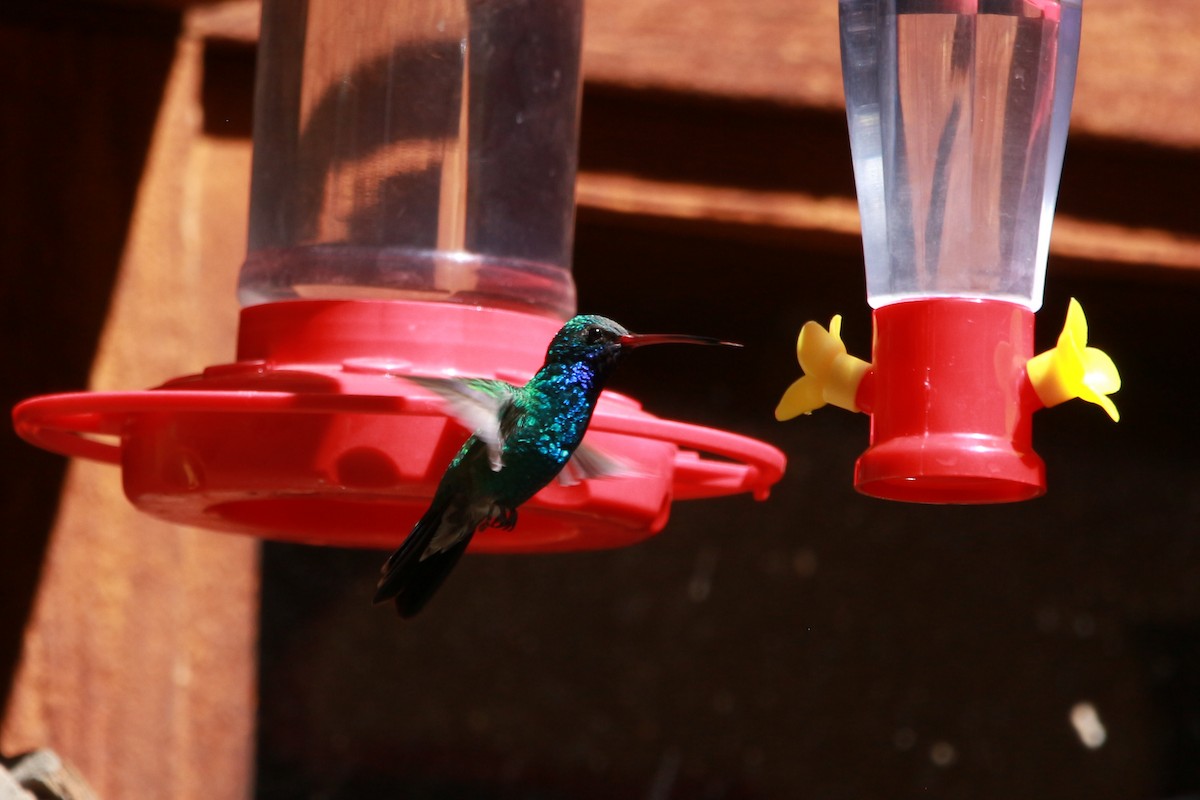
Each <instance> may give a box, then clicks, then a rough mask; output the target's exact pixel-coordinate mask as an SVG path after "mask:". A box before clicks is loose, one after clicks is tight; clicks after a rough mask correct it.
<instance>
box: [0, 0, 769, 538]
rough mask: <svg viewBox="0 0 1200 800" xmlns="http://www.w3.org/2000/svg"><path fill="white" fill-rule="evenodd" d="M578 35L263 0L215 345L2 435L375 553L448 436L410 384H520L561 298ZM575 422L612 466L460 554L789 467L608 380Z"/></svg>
mask: <svg viewBox="0 0 1200 800" xmlns="http://www.w3.org/2000/svg"><path fill="white" fill-rule="evenodd" d="M581 25H582V0H522V2H509V1H508V0H419V1H416V2H414V1H413V0H364V2H353V3H349V2H341V0H307V2H304V3H300V2H292V0H264V2H263V4H262V28H261V31H262V33H261V42H260V48H259V60H258V68H259V73H258V83H257V87H256V101H255V117H254V128H255V130H254V163H253V175H252V182H251V204H250V205H251V211H250V241H249V249H248V255H247V259H246V262H245V265H244V266H243V268H242V272H241V277H240V286H239V297H240V300H241V303H242V305H243V308H242V311H241V319H240V324H239V329H238V352H237V359H236V361H234V362H233V363H229V364H222V365H217V366H212V367H209V368H208V369H206V370H204V371H203V372H202V373H201V374H198V375H189V376H185V377H181V378H175V379H173V380H170V381H167V382H166V383H164V384H163V385H162V386H159V387H158V388H156V389H152V390H150V391H141V392H117V393H78V394H69V395H53V396H49V397H40V398H34V399H32V400H28V401H26V402H24V403H22V404H20V405H19V406H18V407H17V408H16V409H15V410H14V421H15V424H16V427H17V430H18V432H19V433H20V434H21V435H22V436H24V437H25V438H27V439H29V440H30V441H33V442H35V443H37V444H40V445H42V446H44V447H47V448H49V449H53V450H58V451H59V452H63V453H68V454H71V455H81V456H86V457H90V458H95V459H100V460H105V461H111V462H113V463H118V464H120V465H121V468H122V480H123V484H124V489H125V493H126V495H127V496H128V497H129V499H130V500H131V501H132V502H133V503H134V504H135V505H136V506H137V507H139V508H141V509H142V510H144V511H147V512H149V513H152V514H155V515H156V516H159V517H162V518H164V519H168V520H171V521H175V522H180V523H184V524H189V525H198V526H202V527H208V528H214V529H219V530H228V531H236V532H241V533H250V534H254V535H257V536H263V537H272V538H279V539H286V540H291V541H301V542H310V543H314V544H336V545H343V546H376V547H394V546H396V545H397V544H398V543H399V542H400V540H401V539H402V538H403V536H404V534H405V533H406V532H407V531H408V530H409V528H411V527H412V525H413V523H414V522H415V521H416V520H417V519H418V518H419V517H420V516H421V514H422V513H423V512H424V511H425V509H426V508H428V506H429V503H430V498H431V497H432V495H433V493H434V490H435V488H436V486H437V485H438V481H439V479H440V477H441V475H442V473H443V472H444V470H445V469H446V466H447V464H448V463H449V462H450V461H451V459H452V458H453V457H454V455H455V453H456V452H457V451H458V449H459V448H460V447H461V446H462V444H463V442H464V441H465V440H466V439H467V437H468V435H469V434H470V431H468V430H465V429H464V427H463V426H462V425H461V424H460V423H459V422H458V421H457V420H456V418H455V417H454V416H453V415H452V413H451V412H450V411H449V410H448V409H447V408H446V405H445V404H444V403H443V402H442V401H441V400H440V399H439V397H438V396H436V395H435V394H434V393H432V392H431V391H430V390H429V389H428V388H424V387H423V385H422V384H421V383H420V382H419V381H420V379H421V378H448V377H456V376H469V377H477V378H485V379H499V380H504V381H508V382H510V383H513V384H522V383H524V382H525V381H527V380H528V379H529V378H530V377H531V376H532V375H533V374H534V373H535V372H536V371H537V370H538V368H539V367H540V366H541V365H542V363H543V360H544V358H545V356H546V352H547V345H548V344H549V343H550V341H551V339H552V338H553V336H554V335H555V333H556V331H557V330H558V329H559V327H560V326H561V325H562V323H563V321H564V320H565V319H567V318H568V317H569V316H571V315H572V314H573V313H574V310H575V289H574V282H573V280H572V277H571V245H572V230H573V223H574V207H575V206H574V187H575V172H576V151H577V147H578V120H579V92H580V72H579V61H580V35H581ZM408 378H416V379H417V380H408ZM425 385H426V386H427V385H428V384H425ZM587 435H588V437H589V439H588V441H591V442H593V443H594V444H595V446H596V448H597V449H598V450H601V451H604V452H606V453H608V454H610V455H612V456H613V457H615V458H616V459H617V460H619V461H621V462H624V463H626V464H628V465H629V466H630V467H631V469H630V470H629V471H628V473H627V474H625V475H622V476H621V477H613V478H610V479H604V480H584V481H582V482H579V483H575V484H574V485H570V486H567V485H562V486H560V485H553V484H552V485H551V486H548V487H546V488H545V489H544V490H543V491H541V492H539V493H538V494H537V495H536V496H535V497H533V499H531V500H530V501H529V502H528V503H526V504H524V505H523V506H522V510H521V522H520V524H519V525H518V526H517V527H516V529H515V530H513V531H511V532H510V531H507V530H501V529H495V528H492V529H488V530H486V531H480V532H479V535H477V536H476V537H475V538H474V539H473V540H472V548H473V549H475V550H492V551H509V552H512V551H545V550H571V549H584V548H599V547H612V546H617V545H623V544H629V543H632V542H635V541H638V540H639V539H642V538H645V537H646V536H649V535H650V534H652V533H656V532H657V531H659V530H660V529H661V528H662V527H663V526H664V525H665V524H666V521H667V517H668V514H669V511H670V507H671V504H672V501H673V500H675V499H686V498H701V497H710V496H715V495H723V494H731V493H735V492H753V493H754V494H755V495H757V496H759V497H765V496H766V494H767V492H768V490H769V488H770V486H771V485H772V484H774V483H775V482H776V481H778V480H779V477H780V476H781V474H782V472H783V467H784V463H785V460H784V457H783V454H782V453H780V452H779V451H778V450H776V449H775V448H773V447H770V446H769V445H766V444H763V443H761V442H758V441H755V440H753V439H749V438H746V437H742V436H738V435H736V434H732V433H726V432H724V431H716V430H710V429H708V428H702V427H699V426H695V425H688V424H686V423H681V422H675V421H672V420H666V419H660V418H658V417H655V416H653V415H651V414H649V413H647V412H645V411H644V410H642V408H641V406H640V405H639V404H638V403H637V402H636V401H635V400H633V399H631V398H629V397H625V396H622V395H618V394H615V393H611V392H605V393H603V394H602V395H601V397H600V399H599V402H598V403H597V406H596V410H595V414H594V415H593V416H592V418H591V424H590V427H589V429H588V434H587ZM702 454H714V455H717V456H719V458H707V457H705V456H704V455H702Z"/></svg>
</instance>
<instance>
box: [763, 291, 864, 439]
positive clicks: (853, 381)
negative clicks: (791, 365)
mask: <svg viewBox="0 0 1200 800" xmlns="http://www.w3.org/2000/svg"><path fill="white" fill-rule="evenodd" d="M796 358H797V359H798V360H799V362H800V369H802V370H803V371H804V376H803V377H802V378H800V380H798V381H796V382H795V383H793V384H792V385H791V386H789V387H788V389H787V391H786V392H784V393H783V397H782V398H781V399H780V400H779V405H778V406H777V407H776V408H775V419H777V420H780V421H783V420H789V419H792V418H794V417H798V416H800V415H801V414H810V413H812V412H813V411H815V410H817V409H818V408H820V407H821V406H823V405H825V404H826V403H829V404H832V405H835V406H838V407H839V408H844V409H846V410H847V411H858V410H859V409H858V405H857V404H856V403H855V402H854V396H855V393H856V392H857V391H858V385H859V384H860V383H861V382H862V378H863V375H865V374H866V372H867V370H868V369H870V368H871V365H870V364H868V363H867V362H865V361H863V360H862V359H861V358H855V357H854V356H852V355H848V354H847V353H846V345H845V344H843V343H842V317H841V315H840V314H839V315H837V316H835V317H834V318H833V319H832V320H830V322H829V330H825V328H823V327H821V325H820V324H819V323H816V322H806V323H804V327H803V328H801V329H800V336H799V338H798V339H797V340H796Z"/></svg>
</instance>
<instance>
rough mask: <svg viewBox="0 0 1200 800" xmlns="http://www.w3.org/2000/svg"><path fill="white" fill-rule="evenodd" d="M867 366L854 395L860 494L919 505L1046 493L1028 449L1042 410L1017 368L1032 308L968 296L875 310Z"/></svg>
mask: <svg viewBox="0 0 1200 800" xmlns="http://www.w3.org/2000/svg"><path fill="white" fill-rule="evenodd" d="M874 316H875V345H874V352H873V354H872V369H871V371H869V372H868V373H867V376H866V378H865V379H864V380H863V383H862V385H860V386H859V390H858V395H857V397H856V402H857V403H858V405H859V406H860V407H861V408H862V409H863V410H864V411H866V412H867V413H869V414H870V415H871V447H870V449H868V450H867V452H865V453H864V454H863V455H862V456H861V457H860V458H859V460H858V464H857V465H856V467H855V476H854V482H855V486H856V487H857V488H858V490H859V491H860V492H863V493H864V494H868V495H872V496H874V497H882V498H885V499H888V500H906V501H909V502H917V503H1002V502H1011V501H1016V500H1026V499H1028V498H1032V497H1037V496H1038V495H1041V494H1043V493H1044V492H1045V490H1046V468H1045V464H1044V463H1043V462H1042V459H1041V458H1040V457H1039V456H1038V455H1037V453H1035V452H1034V451H1033V412H1034V411H1035V410H1036V409H1038V408H1041V402H1040V401H1039V400H1038V399H1037V396H1036V394H1035V393H1034V391H1033V387H1032V386H1031V385H1030V384H1029V381H1028V379H1027V377H1026V373H1025V363H1026V362H1027V361H1028V360H1029V359H1030V358H1031V357H1032V356H1033V322H1034V315H1033V312H1032V311H1030V310H1029V309H1028V308H1025V307H1024V306H1021V305H1017V304H1015V303H1008V302H1002V301H997V300H975V299H969V298H936V299H929V300H911V301H907V302H902V303H895V304H893V305H887V306H883V307H881V308H879V309H876V311H875V315H874Z"/></svg>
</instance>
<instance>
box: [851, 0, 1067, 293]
mask: <svg viewBox="0 0 1200 800" xmlns="http://www.w3.org/2000/svg"><path fill="white" fill-rule="evenodd" d="M840 11H841V36H842V74H843V78H844V84H845V90H846V114H847V118H848V120H849V125H850V148H851V153H852V155H853V158H854V177H855V182H856V183H857V186H858V200H859V209H860V212H861V216H862V231H863V250H864V256H865V258H866V268H867V300H868V302H869V303H870V304H871V306H872V307H873V308H880V307H882V306H886V305H888V304H890V303H897V302H903V301H905V300H917V299H921V300H923V299H928V298H931V297H955V298H961V297H972V298H981V299H988V300H1004V301H1007V302H1011V303H1017V304H1019V305H1023V306H1025V307H1026V308H1028V309H1030V310H1032V311H1036V310H1037V309H1038V308H1039V307H1040V306H1041V304H1042V289H1043V286H1044V284H1045V270H1046V253H1047V250H1048V248H1049V241H1050V225H1051V221H1052V218H1053V216H1054V203H1055V199H1056V197H1057V194H1058V180H1059V175H1060V173H1061V171H1062V159H1063V149H1064V147H1065V145H1066V139H1067V123H1068V120H1069V117H1070V112H1071V95H1072V92H1073V90H1074V85H1075V63H1076V60H1077V57H1078V52H1079V25H1080V0H1062V1H1060V0H841V2H840Z"/></svg>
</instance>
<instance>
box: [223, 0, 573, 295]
mask: <svg viewBox="0 0 1200 800" xmlns="http://www.w3.org/2000/svg"><path fill="white" fill-rule="evenodd" d="M581 28H582V0H525V1H524V2H517V3H513V2H504V1H503V0H370V2H356V3H346V2H342V0H308V2H306V3H296V2H292V1H291V0H265V2H264V3H263V15H262V34H261V40H260V48H259V65H258V67H259V70H258V85H257V93H256V102H255V133H254V166H253V186H252V197H251V209H250V245H249V253H248V256H247V260H246V263H245V265H244V266H243V268H242V272H241V278H240V285H239V299H240V300H241V302H242V304H243V305H247V306H248V305H255V304H258V303H265V302H273V301H277V300H287V299H296V298H305V299H360V298H373V299H380V298H382V299H408V300H412V299H419V300H440V301H448V302H458V303H469V304H476V305H484V306H490V307H499V308H509V309H518V310H522V311H530V312H533V313H537V314H542V315H547V316H556V317H566V316H569V315H570V314H571V313H573V310H574V306H575V289H574V282H573V280H572V278H571V270H570V258H571V244H572V230H573V225H574V187H575V172H576V163H577V155H576V154H577V147H578V108H579V87H580V72H579V55H580V38H581Z"/></svg>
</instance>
